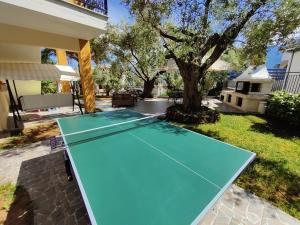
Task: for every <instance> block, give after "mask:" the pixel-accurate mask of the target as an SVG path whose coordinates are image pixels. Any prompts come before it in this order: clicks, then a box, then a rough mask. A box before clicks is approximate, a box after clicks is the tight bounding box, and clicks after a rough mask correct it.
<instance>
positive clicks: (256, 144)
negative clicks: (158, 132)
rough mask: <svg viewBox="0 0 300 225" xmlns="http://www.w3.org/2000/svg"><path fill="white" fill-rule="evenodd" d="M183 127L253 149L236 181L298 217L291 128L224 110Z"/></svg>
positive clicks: (298, 157)
mask: <svg viewBox="0 0 300 225" xmlns="http://www.w3.org/2000/svg"><path fill="white" fill-rule="evenodd" d="M187 128H189V129H192V130H194V131H197V132H199V133H202V134H205V135H208V136H211V137H214V138H216V139H219V140H222V141H224V142H227V143H230V144H233V145H235V146H238V147H241V148H245V149H248V150H251V151H253V152H255V153H256V154H257V157H256V159H255V161H254V162H253V163H252V164H251V165H250V166H249V167H248V168H247V169H246V170H245V171H244V173H243V174H242V175H241V176H240V177H239V178H238V180H237V181H236V183H237V184H238V185H239V186H240V187H242V188H245V189H246V190H248V191H250V192H252V193H254V194H256V195H257V196H260V197H262V198H264V199H266V200H268V201H269V202H271V203H273V204H274V205H275V206H277V207H279V208H281V209H283V210H284V211H286V212H287V213H289V214H290V215H292V216H294V217H296V218H298V219H300V138H299V136H298V137H297V131H296V130H295V129H294V130H293V129H291V128H284V127H283V126H282V124H280V123H277V124H275V123H270V122H267V121H266V120H265V119H263V118H261V117H258V116H253V115H225V114H223V115H221V119H220V121H219V122H217V123H215V124H202V125H197V126H193V127H190V126H187ZM298 135H299V133H298Z"/></svg>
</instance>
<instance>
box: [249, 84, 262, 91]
mask: <svg viewBox="0 0 300 225" xmlns="http://www.w3.org/2000/svg"><path fill="white" fill-rule="evenodd" d="M260 87H261V84H260V83H252V84H251V92H260Z"/></svg>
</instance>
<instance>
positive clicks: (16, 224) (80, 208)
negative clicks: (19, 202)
mask: <svg viewBox="0 0 300 225" xmlns="http://www.w3.org/2000/svg"><path fill="white" fill-rule="evenodd" d="M6 182H13V183H17V184H18V185H20V186H21V187H22V189H23V190H24V192H25V196H27V198H28V199H27V200H26V201H28V203H26V204H27V206H28V207H29V208H30V209H31V211H32V212H31V213H30V217H31V218H30V220H29V221H30V222H29V223H27V224H35V225H40V224H43V225H48V224H49V225H52V224H53V225H77V224H78V225H79V224H80V225H88V224H90V221H89V219H88V215H87V212H86V209H85V206H84V203H83V200H82V198H81V194H80V191H79V189H78V185H77V183H76V180H75V181H72V182H68V181H67V179H66V174H65V168H64V161H63V153H62V151H56V152H51V151H50V147H49V145H48V142H39V143H35V144H31V145H29V146H27V147H25V148H22V149H15V150H8V151H2V152H0V184H2V183H6ZM21 197H22V198H24V193H23V195H21ZM21 197H20V198H21ZM16 199H18V195H17V197H16ZM23 201H24V200H23ZM18 213H19V211H18V207H15V206H14V207H12V208H11V210H10V211H9V213H8V218H7V220H6V222H5V225H25V224H24V222H23V220H22V219H21V218H22V217H21V216H18ZM242 224H244V225H252V224H253V225H254V224H260V225H277V224H278V225H300V221H298V220H296V219H295V218H293V217H291V216H289V215H288V214H286V213H284V212H282V211H281V210H279V209H278V208H276V207H273V206H271V205H270V204H269V203H267V202H265V201H263V200H261V199H259V198H258V197H256V196H255V195H252V194H249V193H247V192H246V191H245V190H243V189H241V188H239V187H237V186H236V185H232V186H231V187H230V188H229V189H228V190H227V191H226V192H225V193H224V195H223V196H222V197H221V198H220V199H219V201H218V202H217V203H216V204H215V206H214V207H213V208H212V209H211V210H210V211H209V212H208V214H207V215H206V216H205V217H204V219H203V220H202V222H201V223H200V224H199V225H242Z"/></svg>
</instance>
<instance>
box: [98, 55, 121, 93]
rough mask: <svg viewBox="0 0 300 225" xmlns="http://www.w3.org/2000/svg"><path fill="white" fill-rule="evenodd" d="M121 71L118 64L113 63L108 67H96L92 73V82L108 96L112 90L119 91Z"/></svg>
mask: <svg viewBox="0 0 300 225" xmlns="http://www.w3.org/2000/svg"><path fill="white" fill-rule="evenodd" d="M122 75H123V70H122V68H121V65H120V64H119V62H117V61H114V62H112V63H111V66H110V67H105V66H100V65H98V66H97V67H96V68H95V69H94V72H93V77H94V81H95V83H96V84H98V85H101V86H102V87H103V88H104V89H105V92H106V96H109V94H110V92H111V91H112V90H114V91H119V90H120V89H121V80H122Z"/></svg>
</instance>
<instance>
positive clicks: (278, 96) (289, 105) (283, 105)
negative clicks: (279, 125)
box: [266, 91, 300, 126]
mask: <svg viewBox="0 0 300 225" xmlns="http://www.w3.org/2000/svg"><path fill="white" fill-rule="evenodd" d="M266 115H267V116H268V117H271V118H272V119H278V120H280V121H282V122H286V123H288V124H289V125H292V126H300V93H298V94H289V93H287V92H283V91H279V92H274V93H273V94H272V97H271V98H270V99H269V100H268V102H267V108H266Z"/></svg>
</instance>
